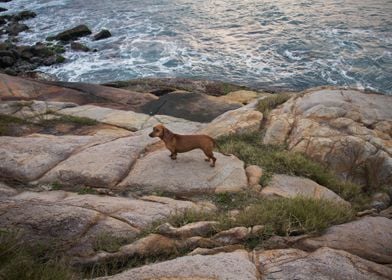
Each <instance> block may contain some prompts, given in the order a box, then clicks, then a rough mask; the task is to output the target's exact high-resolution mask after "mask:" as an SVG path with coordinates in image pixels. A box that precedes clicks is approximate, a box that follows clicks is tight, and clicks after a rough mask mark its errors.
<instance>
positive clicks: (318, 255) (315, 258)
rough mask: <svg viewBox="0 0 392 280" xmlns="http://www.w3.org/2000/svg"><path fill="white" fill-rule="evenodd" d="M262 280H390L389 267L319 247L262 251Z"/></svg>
mask: <svg viewBox="0 0 392 280" xmlns="http://www.w3.org/2000/svg"><path fill="white" fill-rule="evenodd" d="M257 262H258V268H259V271H260V274H261V277H262V279H269V280H275V279H276V280H285V279H287V280H291V279H301V280H313V279H323V280H324V279H325V280H326V279H356V280H368V279H374V280H376V279H377V280H387V279H391V276H392V268H389V267H387V266H383V265H380V264H377V263H374V262H370V261H367V260H364V259H361V258H360V257H358V256H354V255H351V254H350V253H347V252H345V251H339V250H334V249H330V248H321V249H318V250H317V251H315V252H311V253H308V252H304V251H301V250H297V249H283V250H270V251H264V252H261V253H259V254H258V256H257Z"/></svg>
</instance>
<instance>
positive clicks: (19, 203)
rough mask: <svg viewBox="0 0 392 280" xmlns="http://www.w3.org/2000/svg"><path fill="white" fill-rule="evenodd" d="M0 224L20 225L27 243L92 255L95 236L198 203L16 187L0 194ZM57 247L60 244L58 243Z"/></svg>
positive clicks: (131, 231)
mask: <svg viewBox="0 0 392 280" xmlns="http://www.w3.org/2000/svg"><path fill="white" fill-rule="evenodd" d="M0 202H1V203H0V213H1V214H2V215H0V227H2V228H4V227H5V228H8V229H10V230H11V229H13V230H21V231H22V232H23V238H24V239H25V240H28V241H30V242H38V241H43V242H48V241H51V242H57V243H58V244H59V245H62V246H64V247H65V249H66V251H68V253H69V254H70V255H72V256H83V257H86V256H88V255H92V254H94V242H95V241H96V239H97V238H99V236H101V235H109V236H118V237H126V238H134V237H136V235H137V234H138V233H139V232H140V230H141V229H144V228H146V227H148V226H150V225H151V223H152V222H154V221H156V220H161V219H163V218H165V217H167V216H169V215H171V214H172V213H174V212H176V213H181V212H182V211H185V210H186V209H192V210H193V211H206V210H207V209H206V208H205V207H204V206H203V205H201V206H199V205H198V204H196V203H193V202H189V201H180V200H174V199H170V198H160V197H154V196H151V197H142V198H141V199H129V198H123V197H109V196H98V195H78V194H75V193H69V192H64V191H49V192H39V193H37V192H22V193H20V194H18V195H14V196H12V197H8V198H7V197H1V198H0ZM62 248H63V247H62Z"/></svg>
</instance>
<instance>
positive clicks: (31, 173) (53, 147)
mask: <svg viewBox="0 0 392 280" xmlns="http://www.w3.org/2000/svg"><path fill="white" fill-rule="evenodd" d="M105 140H106V141H107V140H108V138H107V137H106V138H104V137H92V136H59V137H57V136H50V135H34V136H28V137H6V136H5V137H0V174H1V178H4V179H8V180H16V181H21V182H30V181H33V180H35V179H38V178H39V177H41V176H42V175H44V174H45V173H46V172H48V171H49V170H50V169H52V168H54V167H55V166H56V165H58V164H59V163H60V162H61V161H64V160H65V159H67V158H68V157H69V156H70V155H71V154H73V153H75V152H77V151H78V150H81V149H85V148H88V147H89V146H92V145H96V144H98V143H103V142H105Z"/></svg>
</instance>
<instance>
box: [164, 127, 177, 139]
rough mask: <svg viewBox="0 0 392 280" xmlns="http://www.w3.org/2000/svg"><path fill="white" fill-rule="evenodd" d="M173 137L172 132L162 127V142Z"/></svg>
mask: <svg viewBox="0 0 392 280" xmlns="http://www.w3.org/2000/svg"><path fill="white" fill-rule="evenodd" d="M173 136H174V134H173V132H171V131H170V130H169V129H167V128H166V127H163V130H162V139H164V140H170V139H172V138H173Z"/></svg>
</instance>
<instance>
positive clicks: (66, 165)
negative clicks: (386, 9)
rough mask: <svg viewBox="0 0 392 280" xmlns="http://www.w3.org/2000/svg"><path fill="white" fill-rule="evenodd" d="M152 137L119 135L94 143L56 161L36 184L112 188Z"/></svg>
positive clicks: (124, 174) (151, 140) (126, 172)
mask: <svg viewBox="0 0 392 280" xmlns="http://www.w3.org/2000/svg"><path fill="white" fill-rule="evenodd" d="M153 142H154V139H151V138H147V137H145V136H143V135H141V136H131V137H125V138H119V139H117V140H113V141H110V142H107V143H103V144H101V145H95V146H93V147H90V148H87V149H85V150H83V151H81V152H80V153H77V154H75V155H73V156H71V157H69V158H68V159H67V160H65V161H63V162H61V163H60V164H58V165H57V166H56V167H55V168H53V169H52V170H50V171H49V172H48V173H46V174H45V176H44V177H43V178H41V179H40V180H39V183H53V182H57V183H60V184H62V185H66V186H72V185H84V186H91V187H101V188H113V187H114V186H115V185H116V184H117V183H118V182H119V181H121V180H122V179H123V178H124V177H125V176H126V175H127V174H128V172H129V170H130V168H131V166H132V164H134V162H135V161H136V160H137V158H138V157H139V155H140V154H141V153H142V152H143V151H144V149H145V147H146V146H147V145H148V144H151V143H153Z"/></svg>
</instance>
